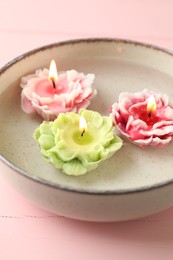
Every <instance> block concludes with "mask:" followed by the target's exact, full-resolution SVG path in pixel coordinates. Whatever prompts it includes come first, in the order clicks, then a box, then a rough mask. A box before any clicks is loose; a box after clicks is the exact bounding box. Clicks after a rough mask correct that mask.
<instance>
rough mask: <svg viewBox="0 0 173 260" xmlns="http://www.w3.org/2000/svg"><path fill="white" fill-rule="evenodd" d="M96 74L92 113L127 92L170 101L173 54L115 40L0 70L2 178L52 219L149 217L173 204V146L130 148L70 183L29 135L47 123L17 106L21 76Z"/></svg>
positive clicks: (35, 54) (81, 44)
mask: <svg viewBox="0 0 173 260" xmlns="http://www.w3.org/2000/svg"><path fill="white" fill-rule="evenodd" d="M51 59H55V60H56V63H57V68H58V70H61V71H62V70H68V69H77V70H78V71H83V72H84V73H89V72H92V73H95V75H96V80H95V87H96V89H97V90H98V94H97V96H96V98H95V99H94V100H93V101H92V103H91V105H90V107H89V109H93V110H97V111H99V112H100V113H102V114H108V110H109V107H110V106H111V104H112V103H113V102H115V100H117V98H118V95H119V93H120V92H122V91H129V92H135V91H140V90H143V89H144V88H148V89H150V90H153V91H155V92H162V93H166V94H168V95H169V97H170V98H171V99H172V100H173V55H172V53H171V52H169V51H166V50H163V49H161V48H158V47H155V46H151V45H146V44H143V43H137V42H132V41H125V40H118V39H82V40H75V41H68V42H62V43H56V44H52V45H49V46H45V47H42V48H39V49H37V50H34V51H31V52H28V53H26V54H24V55H22V56H20V57H18V58H16V59H15V60H13V61H11V62H10V63H8V64H7V65H6V66H4V67H3V68H2V69H1V71H0V86H1V88H0V122H1V134H0V154H1V156H0V158H1V160H2V161H3V162H4V163H5V164H7V165H8V166H9V167H10V168H11V171H6V172H5V177H7V179H8V181H9V182H10V183H12V184H13V185H14V186H15V188H16V189H17V190H18V191H19V192H20V193H22V194H23V195H24V196H26V197H28V198H29V199H31V200H32V201H33V202H35V203H36V204H38V205H40V206H41V207H42V208H45V209H47V210H49V211H51V212H55V213H57V214H59V215H63V216H67V217H70V218H74V219H80V220H88V221H122V220H130V219H135V218H140V217H144V216H147V215H150V214H153V213H156V212H159V211H161V210H163V209H166V208H168V207H170V206H172V205H173V143H171V144H169V145H168V146H167V147H165V148H160V149H158V148H149V147H148V148H147V149H141V148H139V147H137V146H135V145H133V144H131V143H129V142H127V141H125V143H124V146H123V148H122V149H121V150H120V151H118V152H117V153H116V154H115V155H114V156H113V157H112V158H111V159H109V160H106V161H105V162H104V163H103V164H102V165H100V166H99V167H98V168H97V169H96V170H95V171H92V172H89V173H88V174H86V175H85V176H80V177H72V176H71V177H70V176H67V175H65V174H63V173H62V172H61V171H58V170H56V169H55V168H54V167H53V166H52V165H51V164H49V163H47V162H46V161H45V159H44V158H43V157H42V156H41V155H40V152H39V147H38V144H37V143H36V142H35V141H34V139H33V137H32V135H33V132H34V130H35V128H36V127H37V126H38V125H39V124H40V122H41V121H42V119H41V118H40V117H39V116H37V115H33V116H31V115H27V114H25V113H24V112H23V111H22V110H21V107H20V93H21V89H20V86H19V82H20V79H21V77H22V76H23V75H27V74H29V73H31V72H34V71H35V70H36V69H38V68H43V67H48V66H49V63H50V61H51Z"/></svg>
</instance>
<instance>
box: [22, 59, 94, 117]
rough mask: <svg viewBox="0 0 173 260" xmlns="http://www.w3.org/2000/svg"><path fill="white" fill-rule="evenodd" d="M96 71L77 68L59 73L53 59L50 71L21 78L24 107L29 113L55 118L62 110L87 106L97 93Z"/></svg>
mask: <svg viewBox="0 0 173 260" xmlns="http://www.w3.org/2000/svg"><path fill="white" fill-rule="evenodd" d="M94 78H95V76H94V74H87V75H84V74H83V73H78V72H77V71H76V70H69V71H67V72H62V73H59V75H58V74H57V70H56V64H55V62H54V61H53V62H52V63H51V66H50V70H48V69H43V70H37V71H36V72H35V74H31V75H28V76H25V77H23V78H22V79H21V87H22V94H21V106H22V109H23V110H24V111H25V112H26V113H33V112H37V113H38V114H39V115H41V116H42V117H43V119H44V120H46V121H49V120H54V119H55V118H56V117H57V115H58V114H59V113H64V112H69V111H73V112H77V111H78V110H79V109H80V108H82V107H83V108H86V107H87V106H88V105H89V104H90V99H91V98H92V97H93V96H94V95H95V94H96V90H95V89H93V88H92V84H93V82H94Z"/></svg>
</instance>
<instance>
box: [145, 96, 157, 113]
mask: <svg viewBox="0 0 173 260" xmlns="http://www.w3.org/2000/svg"><path fill="white" fill-rule="evenodd" d="M155 111H156V101H155V98H154V96H153V95H151V96H150V97H149V98H148V104H147V112H148V113H152V112H155Z"/></svg>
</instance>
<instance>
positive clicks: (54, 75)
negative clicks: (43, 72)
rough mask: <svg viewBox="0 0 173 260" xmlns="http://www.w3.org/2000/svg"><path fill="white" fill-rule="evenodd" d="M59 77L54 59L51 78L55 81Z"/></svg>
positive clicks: (50, 73) (50, 72)
mask: <svg viewBox="0 0 173 260" xmlns="http://www.w3.org/2000/svg"><path fill="white" fill-rule="evenodd" d="M57 79H58V73H57V68H56V63H55V61H54V60H52V61H51V63H50V68H49V80H51V81H52V82H54V83H55V82H56V81H57Z"/></svg>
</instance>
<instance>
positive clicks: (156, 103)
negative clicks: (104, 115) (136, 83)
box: [110, 89, 173, 146]
mask: <svg viewBox="0 0 173 260" xmlns="http://www.w3.org/2000/svg"><path fill="white" fill-rule="evenodd" d="M110 116H111V118H112V119H113V123H114V124H115V125H117V128H118V129H119V130H120V131H121V133H122V134H123V135H124V136H126V137H127V138H128V139H129V140H130V141H132V142H134V143H135V144H137V145H139V146H146V145H152V146H164V145H166V144H168V143H169V142H170V141H171V140H172V137H173V104H171V103H170V102H169V98H168V96H167V95H162V94H156V93H154V92H151V91H148V90H146V89H145V90H143V91H142V92H138V93H126V92H125V93H121V94H120V96H119V100H118V102H116V103H114V104H113V105H112V111H111V114H110Z"/></svg>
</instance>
